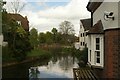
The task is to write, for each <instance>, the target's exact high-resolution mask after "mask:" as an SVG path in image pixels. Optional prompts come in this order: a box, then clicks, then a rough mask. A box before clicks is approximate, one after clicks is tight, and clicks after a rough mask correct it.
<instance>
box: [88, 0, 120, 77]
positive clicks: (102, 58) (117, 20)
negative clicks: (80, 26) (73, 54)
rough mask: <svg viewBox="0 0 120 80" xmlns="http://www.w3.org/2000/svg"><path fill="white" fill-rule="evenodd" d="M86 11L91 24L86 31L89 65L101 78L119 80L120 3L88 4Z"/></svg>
mask: <svg viewBox="0 0 120 80" xmlns="http://www.w3.org/2000/svg"><path fill="white" fill-rule="evenodd" d="M94 1H95V0H94ZM87 9H88V11H90V12H91V16H92V17H91V22H93V23H92V24H93V26H92V28H91V29H90V30H89V31H88V40H89V44H88V62H89V65H90V66H92V67H93V70H94V71H95V72H96V73H97V75H98V76H100V77H101V78H120V72H119V71H120V62H119V61H120V14H119V13H120V1H119V2H89V3H88V5H87ZM106 12H108V13H106Z"/></svg>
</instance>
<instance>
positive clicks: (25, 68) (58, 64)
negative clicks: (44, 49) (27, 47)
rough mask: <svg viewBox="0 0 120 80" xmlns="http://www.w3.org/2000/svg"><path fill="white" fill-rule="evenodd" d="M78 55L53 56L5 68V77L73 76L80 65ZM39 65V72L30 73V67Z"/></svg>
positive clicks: (31, 78)
mask: <svg viewBox="0 0 120 80" xmlns="http://www.w3.org/2000/svg"><path fill="white" fill-rule="evenodd" d="M77 63H78V60H77V58H76V57H72V56H70V55H67V56H66V55H65V56H53V57H52V58H51V59H49V60H45V61H41V60H37V61H33V62H29V63H24V64H19V65H16V66H11V67H7V68H3V77H4V78H29V80H34V79H33V78H73V68H74V67H75V68H76V67H78V64H77ZM32 67H37V69H38V73H36V74H33V73H30V68H32Z"/></svg>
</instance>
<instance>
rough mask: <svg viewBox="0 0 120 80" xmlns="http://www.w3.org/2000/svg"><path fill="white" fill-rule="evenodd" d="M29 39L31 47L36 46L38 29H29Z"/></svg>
mask: <svg viewBox="0 0 120 80" xmlns="http://www.w3.org/2000/svg"><path fill="white" fill-rule="evenodd" d="M29 39H30V43H31V46H32V47H34V48H35V47H37V46H38V31H37V30H36V29H35V28H32V29H31V30H30V35H29Z"/></svg>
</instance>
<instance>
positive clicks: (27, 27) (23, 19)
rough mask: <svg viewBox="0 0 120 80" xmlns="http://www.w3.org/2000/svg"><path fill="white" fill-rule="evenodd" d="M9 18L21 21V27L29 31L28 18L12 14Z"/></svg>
mask: <svg viewBox="0 0 120 80" xmlns="http://www.w3.org/2000/svg"><path fill="white" fill-rule="evenodd" d="M8 16H9V17H10V19H14V20H16V21H21V26H22V27H23V28H24V29H25V30H26V31H29V21H28V19H27V17H23V16H21V15H20V14H11V13H9V14H8Z"/></svg>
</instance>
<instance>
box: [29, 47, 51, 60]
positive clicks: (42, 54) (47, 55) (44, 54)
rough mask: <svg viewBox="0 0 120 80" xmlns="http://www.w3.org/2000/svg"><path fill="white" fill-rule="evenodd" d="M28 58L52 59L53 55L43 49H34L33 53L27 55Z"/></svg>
mask: <svg viewBox="0 0 120 80" xmlns="http://www.w3.org/2000/svg"><path fill="white" fill-rule="evenodd" d="M27 57H28V58H29V57H39V58H40V59H46V58H50V57H51V53H50V52H49V51H45V50H42V49H37V48H36V49H33V50H31V52H29V53H27Z"/></svg>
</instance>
